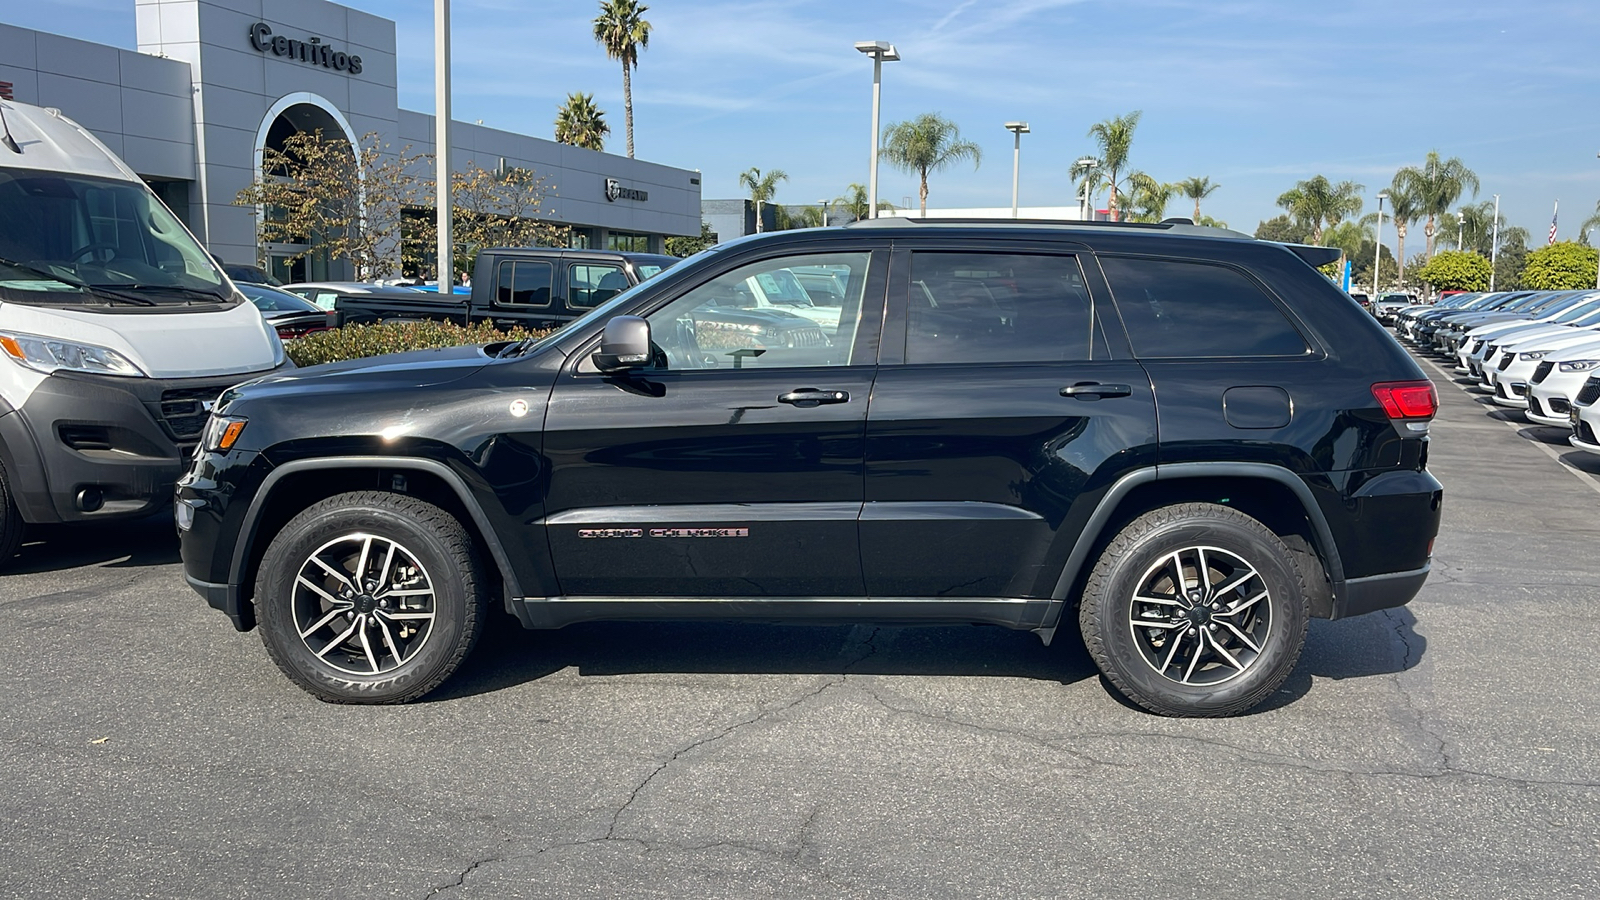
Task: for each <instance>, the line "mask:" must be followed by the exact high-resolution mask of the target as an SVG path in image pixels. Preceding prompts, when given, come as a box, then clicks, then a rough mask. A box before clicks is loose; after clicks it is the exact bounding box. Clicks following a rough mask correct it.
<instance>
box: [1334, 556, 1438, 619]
mask: <svg viewBox="0 0 1600 900" xmlns="http://www.w3.org/2000/svg"><path fill="white" fill-rule="evenodd" d="M1432 568H1433V564H1432V563H1431V562H1430V563H1429V564H1428V565H1425V566H1423V567H1422V568H1420V569H1412V570H1411V571H1409V572H1390V573H1387V574H1384V575H1369V576H1367V577H1366V578H1350V579H1346V580H1345V583H1344V590H1343V591H1342V592H1341V593H1340V595H1339V596H1338V597H1335V598H1334V601H1333V616H1332V618H1335V619H1344V618H1348V617H1350V616H1359V615H1363V614H1365V613H1369V612H1377V611H1378V610H1380V609H1392V608H1394V607H1396V606H1404V605H1406V604H1407V603H1410V602H1411V600H1412V598H1414V597H1416V596H1417V593H1418V592H1419V591H1421V590H1422V583H1423V582H1424V581H1427V580H1428V572H1429V571H1430V570H1431V569H1432Z"/></svg>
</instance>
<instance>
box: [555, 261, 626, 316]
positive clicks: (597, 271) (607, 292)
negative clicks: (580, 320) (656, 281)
mask: <svg viewBox="0 0 1600 900" xmlns="http://www.w3.org/2000/svg"><path fill="white" fill-rule="evenodd" d="M627 289H628V276H627V275H626V274H625V273H624V272H623V271H622V267H620V266H606V265H598V264H595V263H581V264H578V265H573V266H569V267H567V305H568V306H570V307H572V308H573V309H592V308H593V307H596V306H599V305H600V304H602V303H604V302H606V301H607V300H610V299H611V298H612V297H615V296H616V295H618V294H620V293H622V292H623V291H625V290H627Z"/></svg>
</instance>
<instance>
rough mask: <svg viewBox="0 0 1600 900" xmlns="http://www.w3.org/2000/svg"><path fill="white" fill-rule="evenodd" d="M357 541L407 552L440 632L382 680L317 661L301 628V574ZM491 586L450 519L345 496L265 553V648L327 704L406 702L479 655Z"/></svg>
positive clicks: (258, 600)
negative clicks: (425, 584)
mask: <svg viewBox="0 0 1600 900" xmlns="http://www.w3.org/2000/svg"><path fill="white" fill-rule="evenodd" d="M358 534H359V535H373V536H375V537H377V538H379V539H382V540H387V541H392V542H395V543H397V544H400V545H402V546H403V547H404V549H405V550H406V551H407V552H409V553H410V554H411V555H412V556H414V557H415V559H416V560H417V562H419V563H420V564H421V567H422V568H423V569H424V570H425V571H426V572H427V573H428V574H429V576H430V579H431V587H432V600H433V606H434V609H433V610H432V612H433V614H434V615H433V619H432V621H431V627H432V629H433V630H432V631H430V632H429V634H428V637H427V639H426V640H425V641H424V642H423V643H422V645H421V647H420V649H418V650H416V651H415V653H414V655H413V656H411V657H409V658H406V659H405V660H404V661H403V662H401V663H400V664H399V665H398V666H396V667H395V668H394V669H392V670H390V671H384V672H381V673H377V674H359V673H355V674H353V673H351V672H348V671H343V670H340V669H339V668H337V667H336V666H334V665H330V664H329V663H327V662H325V661H323V660H321V659H319V658H318V657H317V654H316V653H315V652H313V651H312V650H311V648H310V647H309V646H308V644H307V641H306V640H302V638H301V636H300V627H299V626H298V625H297V624H296V623H295V602H296V601H295V599H294V596H295V595H294V589H295V586H296V584H297V578H298V576H299V573H300V571H301V568H302V566H303V565H305V564H307V563H308V561H309V558H310V556H311V555H313V554H314V553H316V551H317V549H318V548H320V547H324V546H326V545H328V544H329V543H330V542H333V541H338V540H340V539H341V538H342V537H345V536H350V535H358ZM350 539H351V540H355V538H350ZM485 582H486V579H485V578H484V576H483V569H482V565H481V563H480V561H479V558H478V553H477V550H476V548H475V547H474V545H473V542H472V539H471V538H470V537H469V536H468V535H467V532H466V530H465V529H464V528H463V527H462V526H461V523H460V522H459V521H457V520H456V518H455V517H454V516H452V515H451V514H450V513H448V512H446V511H444V510H443V509H440V508H439V507H437V506H434V505H432V504H430V503H425V502H423V501H421V500H417V499H415V498H413V497H407V496H405V495H403V494H394V493H386V492H382V491H363V492H358V493H348V494H339V495H337V496H334V497H329V498H328V499H326V500H323V501H321V502H318V503H316V504H313V505H312V506H310V507H308V508H307V509H306V510H304V511H303V512H301V513H300V514H299V515H297V516H295V517H294V518H293V519H291V520H290V521H289V523H288V524H287V525H285V526H284V527H283V529H282V530H281V531H279V532H278V534H277V535H276V536H275V537H274V538H273V539H272V543H271V544H270V545H269V546H268V547H267V552H266V554H265V555H264V556H263V557H262V559H261V567H260V570H259V574H258V575H257V577H256V589H255V604H256V614H257V617H258V618H259V620H260V623H261V640H262V643H264V644H265V645H266V648H267V653H268V654H269V655H270V656H271V657H272V661H273V662H274V663H276V664H277V665H278V668H279V669H281V670H282V671H283V673H284V674H285V675H287V676H289V678H290V679H291V680H292V681H294V682H295V683H296V684H298V685H300V687H302V688H304V689H305V690H306V691H307V692H309V693H311V694H312V695H314V696H316V697H317V698H319V699H321V700H325V701H328V702H330V703H365V704H374V703H405V702H408V701H411V700H415V699H417V698H418V697H421V696H423V695H424V694H427V693H428V692H429V691H432V690H433V689H434V688H436V687H438V686H439V685H440V684H441V683H443V682H444V680H445V679H446V678H449V677H450V675H451V674H452V673H454V672H455V670H456V668H457V667H458V666H459V665H460V664H461V662H462V660H464V659H466V657H467V655H468V654H469V653H470V652H471V651H472V648H473V646H474V645H475V644H476V643H477V640H478V636H479V634H480V633H481V631H482V630H483V623H484V620H485V618H486V611H487V606H488V596H487V593H486V590H485ZM374 643H375V644H377V643H378V641H377V639H374ZM380 646H381V644H380Z"/></svg>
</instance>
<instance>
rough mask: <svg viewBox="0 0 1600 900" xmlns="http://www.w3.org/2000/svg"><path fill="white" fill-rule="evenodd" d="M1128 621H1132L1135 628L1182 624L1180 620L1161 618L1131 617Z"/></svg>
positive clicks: (1172, 626) (1177, 625) (1166, 626)
mask: <svg viewBox="0 0 1600 900" xmlns="http://www.w3.org/2000/svg"><path fill="white" fill-rule="evenodd" d="M1128 621H1129V622H1130V623H1132V624H1133V626H1134V627H1135V628H1179V627H1181V626H1182V625H1183V624H1184V623H1182V622H1174V621H1171V620H1170V619H1169V620H1167V621H1162V620H1161V619H1140V618H1132V619H1129V620H1128Z"/></svg>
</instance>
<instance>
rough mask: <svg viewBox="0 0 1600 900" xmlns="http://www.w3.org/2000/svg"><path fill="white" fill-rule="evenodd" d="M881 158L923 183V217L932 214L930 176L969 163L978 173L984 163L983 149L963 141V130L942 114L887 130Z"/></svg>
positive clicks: (893, 126)
mask: <svg viewBox="0 0 1600 900" xmlns="http://www.w3.org/2000/svg"><path fill="white" fill-rule="evenodd" d="M880 155H881V156H882V157H883V159H884V160H885V161H887V162H888V163H889V164H890V165H892V166H894V167H895V168H897V169H900V170H902V171H905V172H910V173H914V174H916V175H918V176H919V177H920V178H921V179H922V186H921V189H920V190H919V191H918V193H917V196H918V197H919V198H920V199H921V201H922V207H921V209H922V214H923V215H927V214H928V173H929V172H939V171H942V170H944V169H947V168H949V167H950V166H952V165H954V164H955V163H958V162H961V161H963V160H968V159H970V160H972V168H974V169H976V168H978V165H979V164H980V163H981V162H982V161H983V150H982V148H980V147H979V146H978V145H977V144H975V143H973V142H972V141H964V140H962V139H961V129H960V128H957V127H956V124H955V123H954V122H952V121H950V120H949V119H946V118H944V117H943V116H941V115H939V114H938V113H923V114H922V115H920V116H917V117H916V118H915V119H911V120H909V121H905V122H896V123H894V124H893V125H890V126H889V127H888V128H885V129H884V130H883V149H882V150H881V151H880Z"/></svg>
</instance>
